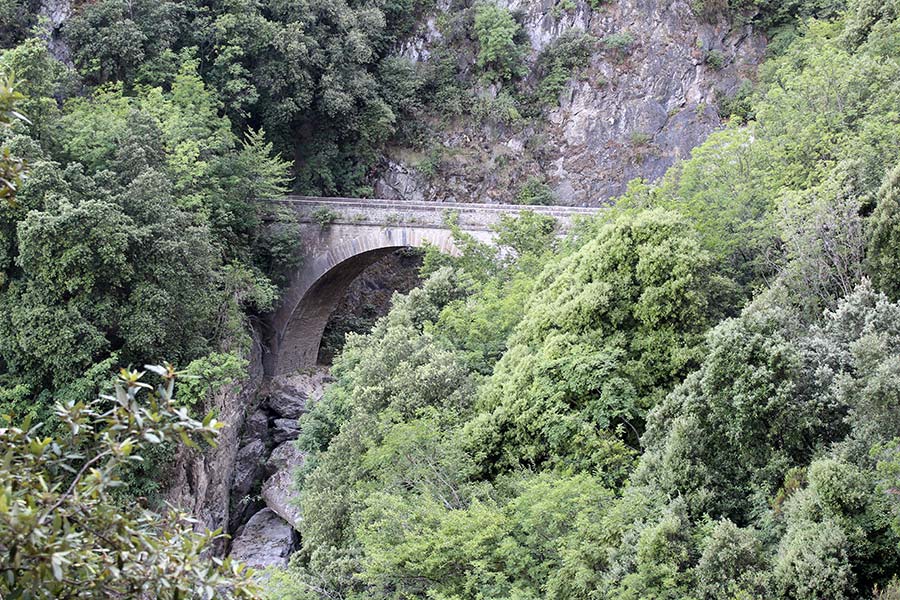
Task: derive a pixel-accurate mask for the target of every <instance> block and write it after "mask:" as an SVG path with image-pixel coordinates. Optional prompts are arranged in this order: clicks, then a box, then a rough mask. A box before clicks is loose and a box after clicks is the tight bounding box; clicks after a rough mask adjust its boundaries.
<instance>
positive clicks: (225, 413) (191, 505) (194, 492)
mask: <svg viewBox="0 0 900 600" xmlns="http://www.w3.org/2000/svg"><path fill="white" fill-rule="evenodd" d="M253 340H254V343H253V344H252V345H251V351H250V354H249V356H248V357H247V358H248V360H249V363H250V364H249V368H248V372H247V376H246V377H245V378H244V379H243V380H242V381H238V382H235V383H234V384H233V385H230V386H228V387H227V388H224V389H222V390H220V391H219V392H218V393H216V394H215V395H214V396H213V397H212V398H210V399H209V402H208V406H205V407H204V409H205V410H208V409H213V410H215V412H216V414H217V415H218V419H219V421H221V422H222V423H223V424H224V427H223V428H222V430H221V431H220V432H219V436H218V440H217V441H218V445H217V446H216V447H215V448H206V449H204V450H194V449H190V448H181V449H180V450H179V453H178V455H177V456H176V458H175V460H174V463H173V464H174V466H173V468H172V470H171V471H170V473H169V474H168V481H167V482H166V483H167V490H166V493H165V500H166V501H168V502H169V503H171V504H172V505H174V506H176V507H178V508H180V509H182V510H184V511H185V512H187V513H188V514H190V515H192V516H193V517H194V518H195V519H197V521H198V522H199V526H202V527H205V528H208V529H219V528H221V529H223V530H226V531H233V530H231V529H229V524H230V523H231V522H232V521H233V519H232V514H231V513H232V494H231V487H232V481H233V477H234V470H235V465H236V463H237V460H236V459H237V454H238V449H239V448H240V446H241V443H240V439H241V432H242V430H243V429H244V420H245V416H246V410H247V407H248V406H253V404H254V402H255V398H256V391H257V388H258V387H259V385H260V383H261V382H262V376H263V368H262V356H261V352H260V348H261V344H260V340H259V336H258V334H257V332H255V331H254V332H253ZM226 549H227V548H226V544H225V542H224V540H223V541H222V542H220V543H217V545H216V546H215V547H214V550H215V551H216V552H217V553H222V552H224V551H225V550H226Z"/></svg>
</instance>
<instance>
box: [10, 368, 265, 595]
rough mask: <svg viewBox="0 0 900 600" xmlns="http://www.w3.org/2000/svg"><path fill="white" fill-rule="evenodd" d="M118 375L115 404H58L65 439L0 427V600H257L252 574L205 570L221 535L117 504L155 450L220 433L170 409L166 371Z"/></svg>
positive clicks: (216, 562) (34, 429)
mask: <svg viewBox="0 0 900 600" xmlns="http://www.w3.org/2000/svg"><path fill="white" fill-rule="evenodd" d="M145 368H146V369H147V370H149V371H152V372H153V373H156V374H157V375H159V376H160V378H161V380H162V381H161V383H160V385H159V386H158V387H156V388H155V389H154V388H153V386H151V385H150V384H148V383H146V382H145V381H144V380H143V376H144V374H145V373H144V372H138V371H131V370H125V369H123V370H122V371H121V374H120V376H119V380H118V383H117V384H116V387H115V394H114V395H113V396H102V397H100V398H99V399H97V400H94V401H92V402H87V403H85V402H78V403H75V402H69V403H67V404H61V403H60V404H57V405H56V414H57V416H58V418H59V420H60V421H61V423H63V424H64V426H65V429H66V435H64V436H58V437H56V436H54V437H47V436H45V434H44V433H42V432H41V425H34V426H32V424H31V423H30V420H28V419H26V421H25V422H24V423H23V424H21V426H16V425H13V424H12V423H11V417H9V416H6V417H3V418H2V419H0V422H4V421H5V424H4V425H3V426H2V427H0V454H2V455H3V456H4V457H5V458H4V460H3V461H2V462H0V482H2V483H0V571H2V572H3V577H2V578H0V595H2V596H3V597H9V598H76V597H77V598H96V599H98V600H99V599H101V598H161V599H175V598H187V597H201V596H202V597H205V598H212V597H213V596H215V597H217V598H226V599H228V598H257V597H259V596H258V593H257V590H256V589H255V587H254V586H252V585H251V583H250V580H249V575H250V572H248V571H246V570H244V569H243V567H241V566H240V565H238V564H236V563H232V562H231V560H230V559H225V560H221V559H218V558H211V557H210V556H208V554H207V552H208V549H209V545H210V543H211V542H213V541H214V540H216V539H218V538H219V537H221V532H220V531H213V532H209V531H207V532H205V533H195V532H194V531H193V528H194V525H195V523H194V522H193V521H191V520H190V519H188V518H187V517H186V516H185V515H182V514H179V513H177V512H175V511H170V512H168V513H167V514H166V515H162V516H161V515H158V514H156V513H153V512H151V511H149V510H147V509H145V508H142V507H141V506H139V505H138V504H137V503H131V504H129V505H127V506H122V505H119V504H117V503H116V502H115V499H114V496H113V492H114V491H115V490H116V489H117V488H118V487H120V486H121V484H122V480H121V478H120V475H121V472H122V471H123V469H124V468H126V467H127V466H128V465H134V464H139V463H140V462H142V460H143V455H146V453H147V452H148V451H150V450H151V449H152V448H154V447H157V446H159V445H160V444H163V443H164V442H167V441H171V440H177V439H179V438H180V439H181V440H183V441H184V442H185V443H187V444H189V445H192V446H193V445H195V442H194V441H193V439H192V438H194V437H200V438H202V439H204V440H205V441H206V442H208V443H210V444H213V443H214V441H215V440H214V438H215V434H216V432H217V430H218V429H220V428H221V427H222V424H221V423H218V422H217V421H216V420H215V419H213V417H212V414H209V415H207V417H206V418H205V419H204V420H203V422H200V421H195V420H193V419H191V418H190V417H189V416H188V415H187V411H186V409H184V408H177V405H176V404H175V401H174V396H173V394H174V386H175V380H176V378H177V377H178V376H179V375H180V374H179V373H177V372H175V371H174V369H173V368H172V366H171V365H168V364H165V365H164V366H149V365H148V366H147V367H145Z"/></svg>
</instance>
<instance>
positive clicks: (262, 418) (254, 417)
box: [244, 408, 269, 440]
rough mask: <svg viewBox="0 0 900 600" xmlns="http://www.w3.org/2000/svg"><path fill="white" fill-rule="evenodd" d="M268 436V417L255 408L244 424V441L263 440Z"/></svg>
mask: <svg viewBox="0 0 900 600" xmlns="http://www.w3.org/2000/svg"><path fill="white" fill-rule="evenodd" d="M268 435H269V417H268V415H266V411H264V410H263V409H261V408H257V409H256V410H254V411H253V412H252V413H250V416H248V417H247V420H246V421H245V422H244V439H245V440H265V439H266V437H268Z"/></svg>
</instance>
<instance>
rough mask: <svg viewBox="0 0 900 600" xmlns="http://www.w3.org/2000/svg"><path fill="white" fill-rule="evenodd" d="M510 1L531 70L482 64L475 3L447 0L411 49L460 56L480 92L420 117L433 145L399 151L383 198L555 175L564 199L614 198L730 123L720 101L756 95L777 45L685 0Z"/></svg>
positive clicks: (458, 196) (516, 187) (464, 194)
mask: <svg viewBox="0 0 900 600" xmlns="http://www.w3.org/2000/svg"><path fill="white" fill-rule="evenodd" d="M501 5H502V6H504V7H505V8H508V10H509V11H511V12H512V15H513V17H514V18H515V21H516V23H517V24H518V26H519V27H520V30H519V31H518V32H517V33H516V34H515V35H516V41H517V44H518V45H519V46H520V47H521V48H522V56H521V62H522V70H521V73H524V75H523V76H522V77H512V78H509V79H508V80H497V79H496V78H491V77H490V76H487V77H485V76H484V75H483V74H479V73H478V72H477V71H478V68H477V66H476V62H477V60H478V57H477V56H476V54H477V53H478V52H479V49H478V48H479V43H478V39H477V35H472V34H463V33H460V30H462V31H467V27H468V22H469V21H471V20H474V19H475V16H474V13H475V12H476V11H477V8H475V7H471V6H470V7H460V6H458V5H457V4H456V3H451V2H442V3H440V4H439V7H438V9H437V10H436V11H435V13H433V14H431V15H430V16H428V18H427V20H426V21H425V23H424V24H422V25H421V26H420V30H419V32H418V33H417V35H416V36H415V37H414V39H412V40H411V41H409V42H407V43H406V44H405V45H404V47H403V50H402V54H403V56H406V57H409V58H410V59H412V60H414V61H416V62H418V63H424V64H425V65H431V66H432V68H434V67H433V63H437V62H440V61H441V60H445V58H444V57H446V56H447V55H448V53H449V54H451V55H454V56H455V59H456V62H457V65H461V66H460V67H459V71H460V78H461V79H462V80H464V81H469V82H470V84H471V86H472V88H471V90H470V92H471V96H468V95H467V96H466V99H465V102H466V105H465V106H459V107H458V108H457V109H456V112H457V114H454V109H453V108H452V107H448V105H447V104H442V103H439V102H436V103H435V106H434V109H433V110H432V111H426V112H425V113H424V114H423V115H422V117H421V123H418V124H417V125H418V126H419V127H421V131H418V130H417V131H416V138H417V139H422V140H427V141H426V142H424V143H422V144H419V145H395V146H393V147H391V148H389V149H388V151H387V152H386V158H385V160H384V163H383V172H382V174H381V176H380V177H379V178H378V179H377V182H376V184H375V194H376V195H377V196H379V197H386V198H402V199H409V200H437V201H482V202H513V201H516V197H517V196H518V195H519V194H520V193H522V190H523V187H524V186H526V184H529V185H531V187H532V188H534V187H536V186H537V185H540V184H545V185H547V186H549V189H550V191H552V194H553V198H554V201H555V202H558V203H563V204H573V205H597V204H600V203H603V202H607V201H609V200H610V199H611V198H612V197H614V196H616V195H619V194H621V193H622V192H624V190H625V187H626V184H627V183H628V181H630V180H632V179H634V178H644V179H648V180H655V179H657V178H658V177H660V176H661V175H662V174H663V173H664V172H665V170H666V168H667V167H669V166H670V165H672V163H673V162H674V161H675V160H677V159H684V158H686V157H688V156H689V155H690V151H691V149H692V148H694V147H695V146H696V145H698V144H699V143H700V142H702V141H703V140H704V139H705V138H706V136H707V135H709V133H710V132H712V131H713V130H715V129H716V128H717V127H719V126H720V125H721V123H722V118H723V116H724V117H727V116H728V115H722V114H720V113H722V112H723V109H722V107H723V100H725V99H728V98H730V97H733V96H734V95H735V94H739V93H742V92H745V91H746V86H747V85H749V80H752V79H753V78H754V76H755V72H756V66H757V65H758V63H759V62H760V61H761V60H762V58H763V55H764V51H765V46H766V44H765V38H764V36H763V35H762V34H761V33H760V32H758V31H755V30H754V28H753V27H751V26H750V25H749V24H743V25H742V24H739V22H740V19H737V20H736V19H735V18H734V16H726V15H725V14H721V13H720V14H718V15H714V16H713V17H712V18H709V17H708V16H698V15H697V14H695V11H694V9H692V7H691V3H690V2H688V1H687V0H679V1H675V2H669V1H663V0H624V1H621V2H608V3H606V2H599V3H598V2H589V1H587V0H581V1H578V2H573V1H572V0H568V1H565V0H564V1H560V2H529V1H514V2H512V3H509V4H502V3H501ZM470 37H475V38H476V39H475V40H472V39H470ZM578 53H582V56H580V57H574V59H573V56H574V55H576V54H578ZM563 68H564V69H565V70H564V71H563V72H561V69H563ZM550 80H555V81H550ZM552 83H555V84H556V85H555V86H554V85H552ZM467 91H468V90H467ZM436 93H437V94H440V93H441V90H440V89H437V90H436ZM524 195H526V196H527V195H528V190H527V189H526V191H525V192H524Z"/></svg>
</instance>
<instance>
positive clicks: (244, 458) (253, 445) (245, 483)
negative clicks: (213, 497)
mask: <svg viewBox="0 0 900 600" xmlns="http://www.w3.org/2000/svg"><path fill="white" fill-rule="evenodd" d="M266 455H267V452H266V444H265V443H264V442H263V441H262V440H260V439H255V440H252V441H250V442H249V443H247V444H245V445H244V446H242V447H241V449H240V450H238V453H237V457H236V459H235V464H234V482H233V483H232V484H231V495H232V497H233V498H235V499H237V500H240V499H241V498H243V497H244V496H246V495H247V494H249V493H250V490H252V489H253V486H254V485H255V484H256V482H257V481H259V479H260V477H261V476H262V474H263V472H264V470H265V462H266Z"/></svg>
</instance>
